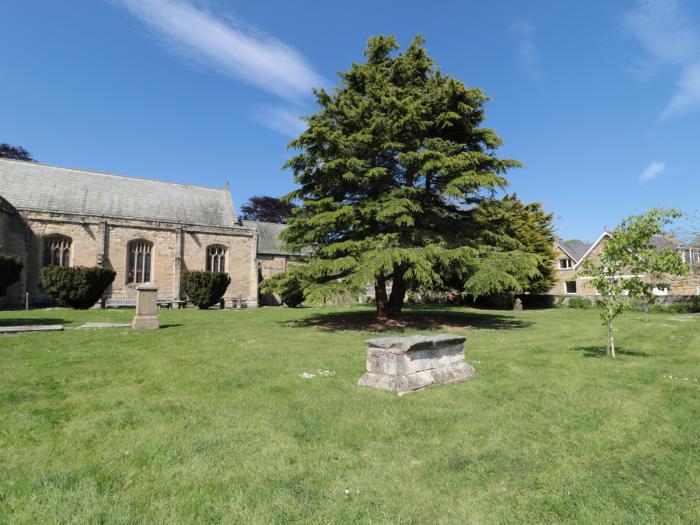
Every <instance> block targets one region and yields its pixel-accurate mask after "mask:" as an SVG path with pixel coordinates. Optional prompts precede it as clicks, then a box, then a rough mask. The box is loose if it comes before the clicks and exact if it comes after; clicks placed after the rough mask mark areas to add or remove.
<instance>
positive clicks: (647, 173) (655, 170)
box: [639, 162, 666, 182]
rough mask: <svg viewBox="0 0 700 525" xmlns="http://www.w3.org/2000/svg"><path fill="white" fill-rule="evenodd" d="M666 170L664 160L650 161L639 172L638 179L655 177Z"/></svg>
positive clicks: (643, 179) (645, 179) (646, 179)
mask: <svg viewBox="0 0 700 525" xmlns="http://www.w3.org/2000/svg"><path fill="white" fill-rule="evenodd" d="M665 170H666V163H665V162H650V163H649V165H648V166H647V167H646V168H644V171H642V173H640V174H639V180H640V181H642V182H646V181H649V180H652V179H655V178H656V177H658V176H659V175H661V174H662V173H663V172H664V171H665Z"/></svg>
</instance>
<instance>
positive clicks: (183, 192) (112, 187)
mask: <svg viewBox="0 0 700 525" xmlns="http://www.w3.org/2000/svg"><path fill="white" fill-rule="evenodd" d="M0 195H1V196H2V197H4V198H5V199H7V200H8V201H9V202H10V203H11V204H12V205H13V206H14V207H15V208H17V209H18V210H30V211H48V212H59V213H70V214H77V215H94V216H103V217H113V218H125V219H144V220H152V221H163V222H172V223H179V224H193V225H204V226H222V227H233V226H236V225H237V224H236V217H235V212H234V209H233V201H232V200H231V194H230V193H229V191H228V189H213V188H205V187H203V186H193V185H190V184H179V183H174V182H165V181H158V180H149V179H138V178H133V177H124V176H121V175H111V174H107V173H98V172H93V171H83V170H76V169H72V168H60V167H56V166H49V165H46V164H38V163H35V162H22V161H16V160H9V159H0Z"/></svg>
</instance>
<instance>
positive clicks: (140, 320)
mask: <svg viewBox="0 0 700 525" xmlns="http://www.w3.org/2000/svg"><path fill="white" fill-rule="evenodd" d="M157 295H158V287H157V286H154V285H152V284H150V283H146V284H142V285H139V286H138V287H137V288H136V315H135V316H134V319H133V321H131V328H133V329H134V330H148V329H154V328H160V323H159V322H158V313H157V309H158V305H157V302H156V298H157Z"/></svg>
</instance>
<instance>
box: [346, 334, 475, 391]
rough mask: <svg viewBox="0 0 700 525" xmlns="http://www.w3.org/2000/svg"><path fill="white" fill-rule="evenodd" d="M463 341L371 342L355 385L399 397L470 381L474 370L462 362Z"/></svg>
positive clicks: (439, 337)
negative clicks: (382, 390)
mask: <svg viewBox="0 0 700 525" xmlns="http://www.w3.org/2000/svg"><path fill="white" fill-rule="evenodd" d="M464 341H465V338H464V337H462V336H458V335H435V336H426V335H415V336H413V337H383V338H380V339H370V340H369V341H367V373H366V374H365V375H363V376H362V377H361V378H360V380H359V382H358V384H360V385H363V386H371V387H374V388H382V389H384V390H390V391H392V392H396V393H397V394H399V395H402V394H407V393H408V392H412V391H414V390H420V389H422V388H426V387H429V386H431V385H435V384H439V383H454V382H456V381H466V380H467V379H471V378H472V377H474V375H475V374H476V371H475V370H474V368H473V367H472V366H471V365H468V364H467V363H465V362H464Z"/></svg>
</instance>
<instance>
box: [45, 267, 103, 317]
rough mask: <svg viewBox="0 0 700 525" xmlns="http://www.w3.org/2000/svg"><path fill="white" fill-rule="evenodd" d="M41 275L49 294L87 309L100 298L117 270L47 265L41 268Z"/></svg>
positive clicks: (70, 304)
mask: <svg viewBox="0 0 700 525" xmlns="http://www.w3.org/2000/svg"><path fill="white" fill-rule="evenodd" d="M40 276H41V285H42V286H43V287H44V290H45V291H46V293H47V294H49V295H50V296H51V297H53V298H54V299H56V300H57V301H58V302H59V303H61V304H65V305H67V306H71V307H73V308H77V309H79V310H85V309H87V308H91V307H92V306H94V305H95V303H97V301H99V300H100V298H101V297H102V294H103V293H104V291H105V290H106V289H107V287H108V286H109V285H110V284H112V281H114V277H115V276H116V272H115V271H114V270H109V269H107V268H97V267H94V268H88V267H86V266H73V267H66V266H46V267H44V268H42V269H41V274H40Z"/></svg>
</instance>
